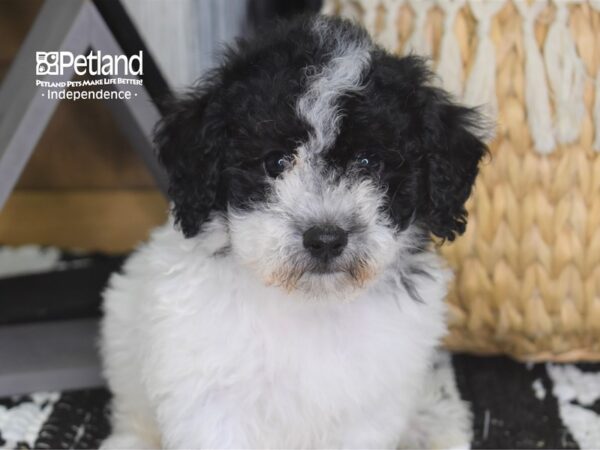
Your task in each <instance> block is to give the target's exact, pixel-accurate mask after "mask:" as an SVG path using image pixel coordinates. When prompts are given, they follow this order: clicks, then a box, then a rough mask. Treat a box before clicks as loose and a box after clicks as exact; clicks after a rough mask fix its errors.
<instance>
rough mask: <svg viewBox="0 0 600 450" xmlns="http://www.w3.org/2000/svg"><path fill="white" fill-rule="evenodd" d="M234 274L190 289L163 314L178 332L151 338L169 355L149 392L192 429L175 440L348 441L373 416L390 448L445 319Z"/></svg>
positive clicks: (418, 309)
mask: <svg viewBox="0 0 600 450" xmlns="http://www.w3.org/2000/svg"><path fill="white" fill-rule="evenodd" d="M226 281H227V280H223V279H222V278H219V277H217V278H216V279H215V280H214V281H210V282H201V283H199V285H198V286H197V287H198V289H197V290H196V289H193V290H192V289H190V290H188V292H190V293H191V295H189V297H188V298H186V297H185V296H183V297H181V298H180V299H179V301H178V308H165V309H163V310H162V312H163V314H164V316H163V317H162V318H161V322H162V325H163V326H164V329H165V330H167V329H168V330H169V333H160V336H161V342H157V341H155V340H154V339H153V338H152V336H149V343H150V348H151V351H152V352H153V353H155V354H156V355H157V356H158V357H159V358H160V360H161V361H160V364H159V367H160V368H159V370H158V371H156V369H155V368H154V369H153V370H154V373H155V374H156V378H155V379H154V382H153V380H149V385H148V387H147V388H148V390H149V391H151V394H154V397H155V398H156V399H158V403H157V404H156V408H157V410H158V413H159V414H158V415H159V418H160V417H163V418H164V420H165V421H166V422H168V423H167V424H165V425H166V428H168V429H173V428H177V423H178V421H179V423H181V422H184V423H188V424H189V425H190V426H188V427H186V428H183V427H179V429H180V430H181V434H180V435H177V436H175V435H174V436H171V439H172V442H170V443H171V444H173V445H188V446H189V445H190V444H191V443H198V444H200V445H203V446H206V445H207V443H208V444H209V446H210V444H211V443H212V444H214V446H223V445H228V444H231V445H232V446H240V447H244V446H250V447H256V446H262V447H264V446H269V445H274V446H282V445H284V446H285V444H287V445H289V446H293V447H298V446H338V447H339V446H342V445H345V444H344V442H345V440H346V439H350V438H351V439H353V440H364V439H365V438H359V437H357V436H351V437H349V436H347V434H348V433H349V430H360V429H361V427H362V426H363V425H360V424H361V423H368V424H370V425H369V426H376V427H377V428H378V433H376V435H377V439H383V441H381V440H379V441H377V442H374V443H373V444H375V445H387V444H388V443H387V442H385V439H387V438H390V439H391V437H390V435H389V434H388V433H386V429H388V428H389V430H390V431H389V433H392V430H395V432H397V430H398V428H399V427H400V426H401V423H402V422H403V421H404V420H405V415H406V414H407V413H408V410H409V409H410V408H409V406H408V405H409V404H410V403H411V402H412V397H413V395H414V393H415V392H416V390H417V386H418V383H419V379H420V376H419V374H420V373H421V372H422V371H423V370H424V368H425V365H426V362H427V359H428V356H429V351H430V349H431V348H432V347H433V345H434V344H435V341H436V339H437V335H439V332H438V330H437V329H438V328H440V322H441V321H440V316H439V314H437V313H436V312H435V311H433V310H431V309H432V308H431V307H430V306H428V305H425V304H421V305H418V304H415V302H414V301H413V300H412V299H410V298H408V297H406V298H404V297H398V298H392V297H386V296H383V297H379V298H375V297H373V298H358V299H356V300H354V301H351V302H348V303H331V304H323V303H321V304H312V305H311V304H306V303H294V302H290V300H289V299H286V298H278V295H280V294H279V292H278V291H277V290H271V289H265V290H263V291H261V292H260V294H259V296H256V291H255V289H256V288H255V286H249V285H248V286H244V283H240V279H238V280H237V281H236V283H235V284H227V283H226ZM224 282H225V283H224ZM228 286H229V287H228ZM194 291H195V292H194ZM390 295H391V294H390ZM170 301H171V302H172V301H173V299H172V298H170ZM428 314H429V316H428ZM422 327H426V328H430V329H431V330H430V331H431V332H429V333H423V329H422ZM420 328H421V329H420ZM378 416H379V417H378ZM357 427H358V428H357ZM191 430H193V432H192V431H191ZM332 430H339V431H338V432H337V433H335V432H332ZM227 436H231V439H239V438H240V437H241V436H243V438H244V439H246V440H247V441H246V442H237V441H235V440H234V441H231V442H227V439H228V438H227ZM167 439H169V437H168V436H167ZM223 439H225V442H224V441H223ZM324 439H325V440H324ZM366 439H367V440H368V438H366ZM350 442H352V441H350Z"/></svg>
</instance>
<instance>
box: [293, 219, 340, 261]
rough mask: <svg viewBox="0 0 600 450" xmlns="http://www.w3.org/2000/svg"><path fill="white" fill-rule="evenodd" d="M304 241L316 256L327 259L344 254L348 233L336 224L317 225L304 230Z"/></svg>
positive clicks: (306, 246) (305, 245)
mask: <svg viewBox="0 0 600 450" xmlns="http://www.w3.org/2000/svg"><path fill="white" fill-rule="evenodd" d="M302 242H303V244H304V248H306V249H307V250H308V251H309V252H310V254H311V255H313V256H314V257H315V258H319V259H324V260H327V259H330V258H335V257H336V256H339V255H341V254H342V252H343V251H344V247H346V244H348V233H347V232H345V231H344V230H342V229H341V228H340V227H336V226H335V225H321V226H315V227H312V228H309V229H308V230H306V231H305V232H304V235H303V236H302Z"/></svg>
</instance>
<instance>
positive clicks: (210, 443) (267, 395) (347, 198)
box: [102, 16, 486, 448]
mask: <svg viewBox="0 0 600 450" xmlns="http://www.w3.org/2000/svg"><path fill="white" fill-rule="evenodd" d="M431 78H432V76H431V74H430V72H429V71H428V69H427V67H426V63H425V62H424V61H423V60H422V59H420V58H418V57H416V56H408V57H405V58H397V57H394V56H392V55H390V54H388V53H386V52H385V51H383V50H382V49H380V48H379V47H377V46H376V45H374V44H373V43H372V41H371V40H370V39H369V37H368V35H367V34H366V32H365V31H364V30H363V29H361V28H359V27H358V26H356V25H354V24H351V23H349V22H346V21H343V20H340V19H334V18H324V17H320V16H316V17H304V18H301V19H297V20H295V21H293V22H288V23H283V24H280V25H279V26H278V27H276V28H275V29H274V30H272V31H271V32H269V33H268V34H264V35H261V36H258V37H255V38H253V39H251V40H240V41H239V42H238V43H237V44H236V45H235V46H234V47H232V48H230V49H229V50H228V51H227V52H226V53H225V55H224V57H223V61H222V63H221V64H220V66H219V67H218V68H217V69H215V70H214V71H213V72H212V73H210V74H209V75H208V76H207V77H205V78H204V79H203V81H202V82H201V83H200V84H199V85H198V86H196V87H194V88H193V89H192V90H191V91H190V92H189V93H188V94H187V95H185V96H183V97H182V98H179V99H177V100H174V101H173V103H172V105H171V108H170V112H169V113H168V114H166V116H165V117H164V118H163V120H162V121H161V123H160V124H159V126H158V128H157V132H156V144H157V147H158V151H159V157H160V160H161V161H162V163H163V164H164V166H165V167H166V169H167V171H168V174H169V177H170V196H171V199H172V202H173V210H172V216H173V220H172V221H170V222H169V223H168V224H167V225H166V226H165V227H163V228H162V229H160V230H158V231H157V232H155V233H154V234H153V236H152V237H151V239H150V242H149V243H148V244H147V245H145V246H144V247H143V248H142V249H140V250H139V251H138V252H137V253H136V254H135V255H134V256H133V257H132V258H131V259H130V260H129V261H128V263H127V264H126V266H125V268H124V271H123V274H119V275H115V276H114V277H113V278H112V280H111V283H110V287H109V289H108V290H107V293H106V300H105V313H106V317H105V320H104V322H103V328H102V351H103V356H104V363H105V373H106V376H107V379H108V381H109V384H110V387H111V389H112V390H113V392H114V394H115V399H114V405H113V409H114V411H113V414H114V419H113V424H114V430H113V435H112V436H111V438H109V440H108V441H107V442H106V443H105V446H106V447H126V446H131V447H142V446H152V445H163V446H167V447H185V448H198V447H237V448H242V447H244V448H258V447H294V448H299V447H320V448H323V447H361V448H366V447H377V448H383V447H396V446H398V445H401V444H402V443H403V442H405V443H406V442H411V443H414V442H419V443H423V445H427V446H430V445H435V444H436V441H435V439H436V438H437V439H438V441H437V443H438V444H439V445H452V444H456V442H445V441H444V436H456V435H457V431H456V429H453V430H443V429H436V430H431V429H429V428H430V427H425V426H418V425H417V426H413V425H411V424H414V421H415V420H416V418H418V417H421V416H423V417H424V416H427V417H429V418H431V417H438V416H441V415H440V414H435V413H430V414H421V413H419V398H420V397H421V394H420V393H421V392H423V391H422V389H427V384H426V383H424V379H426V374H427V370H428V366H429V363H430V361H431V358H432V355H433V351H434V348H435V345H436V343H437V341H438V339H439V338H440V336H441V335H442V334H443V332H444V311H445V310H444V305H443V297H444V295H445V290H446V283H447V282H448V279H449V275H448V272H447V271H446V270H445V269H444V268H443V266H442V264H441V263H440V262H439V261H438V259H437V257H436V256H435V254H434V253H433V252H432V251H431V250H430V248H429V247H430V246H429V242H430V239H431V238H430V236H431V235H435V236H438V237H440V238H442V239H444V240H450V241H451V240H453V239H455V237H456V236H457V235H460V234H461V233H463V232H464V230H465V225H466V212H465V208H464V203H465V201H466V200H467V198H468V196H469V194H470V192H471V187H472V184H473V182H474V180H475V177H476V175H477V168H478V164H479V162H480V159H481V158H482V156H483V155H484V154H485V152H486V146H485V144H484V142H483V140H482V137H481V136H482V131H483V130H482V126H481V123H482V121H481V119H480V117H479V115H478V113H477V112H476V111H475V110H473V109H469V108H465V107H463V106H460V105H458V104H456V103H454V102H453V101H452V99H451V98H450V97H449V96H448V94H446V93H445V92H443V91H442V90H440V89H439V88H437V87H434V86H433V85H432V83H431ZM315 227H316V228H317V229H318V230H321V231H319V232H320V233H321V235H320V237H319V239H321V240H320V241H318V242H317V243H316V244H315V243H314V242H308V243H307V239H309V238H308V237H307V236H308V234H307V233H308V230H314V229H315ZM323 230H325V231H323ZM331 230H335V231H331ZM323 233H325V234H323ZM327 233H329V234H327ZM313 234H314V233H313ZM310 236H312V234H311V235H310ZM332 236H333V237H332ZM323 239H325V240H323ZM332 239H334V240H335V239H337V240H336V241H335V245H336V247H335V249H334V248H333V247H332V245H333V244H331V242H332ZM315 245H316V246H315ZM324 246H325V247H324ZM324 248H325V250H323V249H324ZM334 250H335V251H334ZM463 416H464V417H466V414H463V415H462V416H461V415H460V414H458V415H457V416H456V417H463ZM428 420H429V421H428V424H429V423H430V422H431V419H428ZM464 422H465V421H462V422H461V424H459V425H457V426H458V427H459V428H461V427H465V423H464ZM440 427H443V424H441V423H440ZM411 433H412V435H411ZM415 433H418V434H419V435H418V436H414V434H415ZM458 434H460V433H458ZM463 435H464V433H463ZM419 445H420V444H419Z"/></svg>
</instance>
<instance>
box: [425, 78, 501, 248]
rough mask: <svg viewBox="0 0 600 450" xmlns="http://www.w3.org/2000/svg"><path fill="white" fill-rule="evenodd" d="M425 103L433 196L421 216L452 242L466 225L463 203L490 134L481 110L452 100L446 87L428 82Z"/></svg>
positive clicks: (430, 189)
mask: <svg viewBox="0 0 600 450" xmlns="http://www.w3.org/2000/svg"><path fill="white" fill-rule="evenodd" d="M424 89H425V90H426V94H425V95H426V97H427V101H426V105H425V116H424V119H423V125H424V127H423V128H424V130H425V134H424V136H423V142H424V147H425V151H426V153H427V155H428V161H427V170H426V173H427V187H428V189H429V195H428V198H427V201H426V204H427V207H426V209H425V211H424V215H423V217H422V220H423V221H424V222H425V224H426V225H427V227H428V228H429V230H430V231H431V232H432V233H433V234H435V235H436V236H438V237H440V238H442V239H448V240H449V241H453V240H454V238H455V237H456V236H457V235H461V234H462V233H464V231H465V228H466V224H467V212H466V210H465V202H466V201H467V199H468V198H469V195H470V194H471V189H472V187H473V183H474V182H475V178H476V176H477V173H478V168H479V162H480V161H481V159H482V157H483V156H484V155H485V154H486V153H487V151H488V149H487V145H486V144H485V142H484V139H485V137H484V136H485V135H489V132H488V131H487V128H488V126H487V124H486V123H485V121H484V119H483V117H482V116H481V114H480V113H479V112H478V111H477V110H476V109H472V108H466V107H464V106H461V105H458V104H455V103H453V101H452V100H451V99H450V97H449V96H448V94H447V93H445V92H444V91H442V90H440V89H437V88H432V87H425V88H424Z"/></svg>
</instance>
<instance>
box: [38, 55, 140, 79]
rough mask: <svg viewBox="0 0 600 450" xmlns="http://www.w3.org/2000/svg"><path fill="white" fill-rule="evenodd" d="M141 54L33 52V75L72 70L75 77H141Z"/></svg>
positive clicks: (60, 73) (53, 73) (56, 73)
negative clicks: (34, 64) (34, 62)
mask: <svg viewBox="0 0 600 450" xmlns="http://www.w3.org/2000/svg"><path fill="white" fill-rule="evenodd" d="M143 57H144V55H143V52H142V51H140V52H139V53H138V54H137V55H132V56H130V57H127V56H125V55H103V54H102V52H99V51H97V52H93V51H90V53H89V54H87V55H77V56H75V55H73V53H72V52H66V51H60V52H35V61H36V66H35V73H36V75H38V76H45V75H63V74H64V72H65V70H68V69H71V68H73V70H74V71H75V74H77V75H92V76H140V75H143V74H144V72H143V66H144V62H143Z"/></svg>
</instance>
